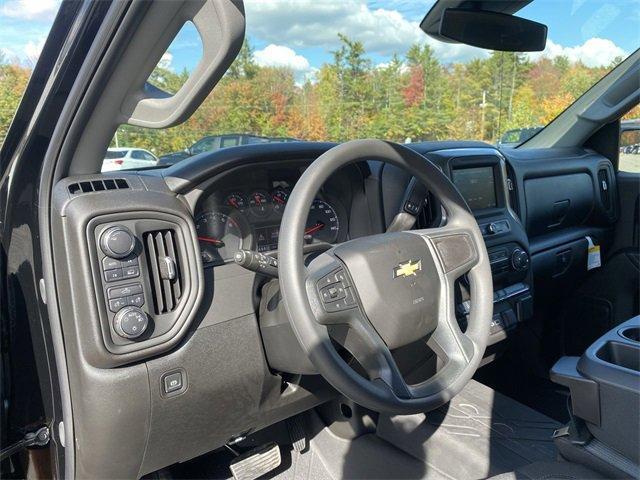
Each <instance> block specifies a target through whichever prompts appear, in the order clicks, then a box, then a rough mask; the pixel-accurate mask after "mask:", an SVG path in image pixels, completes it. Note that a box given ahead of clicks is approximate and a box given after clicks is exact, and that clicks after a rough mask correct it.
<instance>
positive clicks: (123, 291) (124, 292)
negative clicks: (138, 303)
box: [107, 283, 142, 299]
mask: <svg viewBox="0 0 640 480" xmlns="http://www.w3.org/2000/svg"><path fill="white" fill-rule="evenodd" d="M138 293H142V285H141V284H139V283H132V284H131V285H125V286H124V287H111V288H109V289H108V290H107V296H108V297H109V298H110V299H111V298H121V297H128V296H129V295H136V294H138Z"/></svg>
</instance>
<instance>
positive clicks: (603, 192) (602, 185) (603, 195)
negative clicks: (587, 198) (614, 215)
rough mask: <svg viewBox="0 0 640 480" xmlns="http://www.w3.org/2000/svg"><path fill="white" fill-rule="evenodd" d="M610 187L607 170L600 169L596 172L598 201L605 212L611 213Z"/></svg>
mask: <svg viewBox="0 0 640 480" xmlns="http://www.w3.org/2000/svg"><path fill="white" fill-rule="evenodd" d="M610 187H611V185H610V181H609V170H607V169H606V168H602V169H600V170H598V188H599V189H600V200H601V201H602V205H603V206H604V208H605V210H606V211H607V212H610V211H611V191H610V190H611V188H610Z"/></svg>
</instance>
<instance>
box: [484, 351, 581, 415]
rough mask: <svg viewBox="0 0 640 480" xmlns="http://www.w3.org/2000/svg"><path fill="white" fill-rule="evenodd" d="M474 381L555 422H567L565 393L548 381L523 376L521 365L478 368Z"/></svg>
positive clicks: (512, 364)
mask: <svg viewBox="0 0 640 480" xmlns="http://www.w3.org/2000/svg"><path fill="white" fill-rule="evenodd" d="M474 378H475V379H476V380H478V381H480V382H482V383H483V384H485V385H487V386H489V387H491V388H493V389H494V390H497V391H499V392H501V393H502V394H503V395H506V396H508V397H509V398H513V399H514V400H516V401H518V402H520V403H522V404H524V405H527V406H529V407H531V408H533V409H534V410H536V411H538V412H541V413H543V414H545V415H547V416H548V417H550V418H553V419H554V420H556V421H558V422H561V423H567V422H568V421H569V410H568V408H567V400H568V398H569V390H568V389H567V388H565V387H563V386H561V385H557V384H555V383H553V382H552V381H551V380H549V379H548V378H541V377H538V376H535V375H533V374H531V373H527V369H526V367H525V366H524V365H514V363H512V362H511V361H510V362H494V363H493V364H490V365H487V366H485V367H482V368H481V369H479V370H478V371H477V372H476V375H475V377H474Z"/></svg>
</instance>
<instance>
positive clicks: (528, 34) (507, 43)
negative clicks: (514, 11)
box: [421, 8, 547, 52]
mask: <svg viewBox="0 0 640 480" xmlns="http://www.w3.org/2000/svg"><path fill="white" fill-rule="evenodd" d="M430 14H431V12H430ZM434 20H435V19H433V18H430V15H427V17H425V19H424V20H423V22H422V24H421V27H422V29H423V30H424V31H425V32H426V33H428V34H429V35H432V36H434V35H433V33H434V32H433V27H434V26H435V25H434ZM437 37H440V39H441V40H444V41H447V40H448V41H453V42H457V43H464V44H466V45H471V46H474V47H480V48H485V49H487V50H500V51H505V52H539V51H542V50H544V48H545V45H546V43H547V26H546V25H543V24H541V23H538V22H533V21H531V20H527V19H524V18H520V17H514V16H513V15H509V14H505V13H499V12H493V11H487V10H467V9H458V8H446V9H444V10H442V15H441V17H440V19H439V25H438V33H437V36H436V38H437Z"/></svg>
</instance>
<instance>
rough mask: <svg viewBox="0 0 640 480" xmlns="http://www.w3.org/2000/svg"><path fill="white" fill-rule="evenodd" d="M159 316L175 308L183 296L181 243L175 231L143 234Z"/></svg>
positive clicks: (154, 300)
mask: <svg viewBox="0 0 640 480" xmlns="http://www.w3.org/2000/svg"><path fill="white" fill-rule="evenodd" d="M142 241H143V243H144V248H145V253H146V256H147V266H148V268H149V281H150V283H151V291H152V294H153V307H154V309H155V313H156V315H161V314H163V313H169V312H172V311H173V310H175V308H176V306H177V305H178V302H179V301H180V297H181V296H182V276H181V272H180V260H179V256H178V244H177V242H176V234H175V232H174V231H173V230H157V231H155V232H146V233H145V234H143V236H142Z"/></svg>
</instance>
